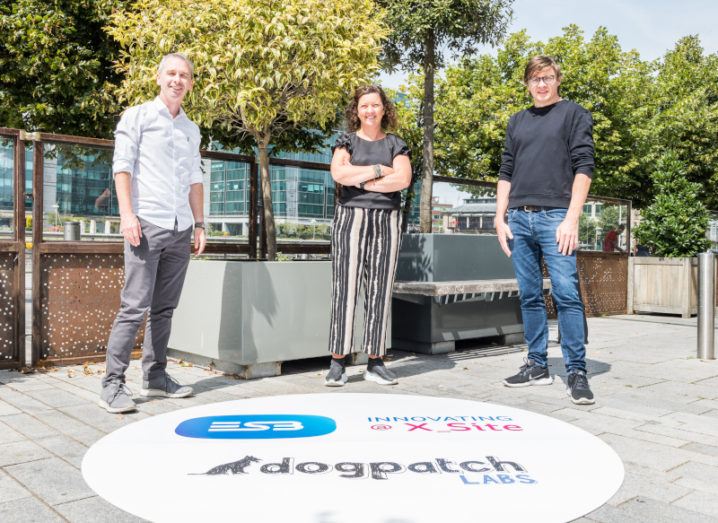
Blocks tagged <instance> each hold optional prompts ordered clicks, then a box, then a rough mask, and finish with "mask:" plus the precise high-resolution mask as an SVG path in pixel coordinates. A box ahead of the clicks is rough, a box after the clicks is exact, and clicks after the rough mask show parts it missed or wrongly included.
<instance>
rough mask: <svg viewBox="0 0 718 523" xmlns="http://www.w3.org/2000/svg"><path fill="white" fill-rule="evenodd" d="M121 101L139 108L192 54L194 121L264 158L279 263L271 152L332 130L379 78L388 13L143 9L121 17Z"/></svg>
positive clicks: (179, 6)
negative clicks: (160, 65)
mask: <svg viewBox="0 0 718 523" xmlns="http://www.w3.org/2000/svg"><path fill="white" fill-rule="evenodd" d="M112 22H113V26H112V28H111V29H110V32H111V34H112V35H113V36H114V37H115V38H116V39H117V40H118V42H119V43H120V45H121V46H122V55H121V61H120V70H121V71H122V72H123V73H124V74H125V75H126V78H125V81H124V82H123V84H122V87H121V89H120V90H119V94H120V96H121V98H122V100H123V101H126V102H128V103H130V104H135V103H138V102H140V101H144V100H147V99H148V98H150V97H151V96H152V95H153V94H154V93H155V92H156V89H157V88H156V85H155V84H154V76H155V69H156V67H157V62H158V60H159V57H161V56H162V55H163V54H165V53H168V52H172V51H181V52H184V53H186V54H187V55H188V56H189V57H190V58H191V59H192V60H193V61H194V63H195V76H196V84H195V86H194V89H193V91H192V92H191V93H190V95H189V96H188V98H187V100H186V110H187V113H188V114H189V116H190V117H191V118H192V119H193V120H195V121H196V122H198V124H200V125H202V126H204V127H212V126H214V128H215V129H218V130H220V131H222V132H223V133H225V134H226V135H228V136H234V137H237V138H249V139H250V141H251V142H252V143H253V144H254V145H256V147H257V148H258V149H259V159H260V171H261V178H262V197H263V201H264V217H265V226H266V229H267V250H268V253H267V254H268V257H269V259H274V257H275V255H276V234H275V226H274V217H273V213H272V202H271V184H270V179H269V160H268V150H269V148H270V145H276V144H277V143H284V144H287V143H290V144H291V143H296V142H297V140H304V139H307V137H311V136H318V137H319V138H322V137H323V136H321V133H316V132H315V131H316V130H320V131H326V132H329V131H331V128H332V127H333V126H335V125H336V124H337V116H338V114H339V113H338V110H337V109H338V108H339V107H342V106H343V105H344V103H345V101H346V99H347V96H348V94H349V93H351V92H352V91H353V90H354V89H355V88H356V87H357V86H358V85H360V84H363V83H367V82H368V81H369V80H370V78H371V77H372V76H373V75H374V74H375V72H376V71H377V70H378V67H379V66H378V54H379V51H380V43H381V39H382V38H383V37H384V36H385V34H386V31H385V29H384V26H383V25H382V12H381V11H379V10H377V9H376V6H375V4H374V3H373V2H372V1H371V0H348V1H346V2H334V1H333V0H282V1H279V0H207V1H205V2H186V1H184V0H140V1H139V2H138V3H137V4H136V5H135V7H134V10H133V12H124V13H123V12H118V13H117V14H116V15H115V16H113V19H112Z"/></svg>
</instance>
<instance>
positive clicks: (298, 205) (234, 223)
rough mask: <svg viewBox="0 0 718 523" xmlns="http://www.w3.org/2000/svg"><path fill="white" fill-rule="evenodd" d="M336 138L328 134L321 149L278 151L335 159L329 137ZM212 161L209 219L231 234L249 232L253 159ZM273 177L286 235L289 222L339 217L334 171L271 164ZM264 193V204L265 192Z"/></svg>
mask: <svg viewBox="0 0 718 523" xmlns="http://www.w3.org/2000/svg"><path fill="white" fill-rule="evenodd" d="M332 141H333V139H331V140H328V141H327V143H326V145H325V146H324V147H323V148H322V149H321V150H320V151H319V152H316V153H280V154H278V155H277V157H278V158H281V159H287V160H298V161H304V162H313V163H323V164H329V162H330V161H331V149H330V147H329V143H331V142H332ZM207 163H208V164H209V172H210V179H209V189H210V190H209V213H208V221H209V223H210V224H211V226H212V229H213V230H214V231H218V232H220V231H221V233H223V234H225V235H228V236H245V235H246V234H247V231H248V216H249V176H250V167H249V164H247V163H244V162H233V161H226V160H212V161H210V162H207ZM270 178H271V184H272V208H273V210H274V219H275V221H276V223H277V225H278V228H279V233H280V234H279V235H280V236H281V235H282V231H283V227H282V226H283V225H286V224H293V225H299V226H311V227H312V228H315V227H317V226H322V225H327V226H328V225H329V224H330V223H331V220H332V218H333V217H334V181H333V180H332V177H331V175H330V174H329V171H325V170H319V169H310V168H307V167H295V166H287V165H271V166H270ZM260 191H261V187H260ZM260 191H258V194H259V193H260ZM258 198H259V204H260V205H261V197H260V196H259V195H258Z"/></svg>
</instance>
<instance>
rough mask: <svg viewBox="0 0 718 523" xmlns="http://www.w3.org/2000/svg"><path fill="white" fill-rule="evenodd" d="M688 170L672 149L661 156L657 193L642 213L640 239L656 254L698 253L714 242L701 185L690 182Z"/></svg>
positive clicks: (656, 177) (637, 231)
mask: <svg viewBox="0 0 718 523" xmlns="http://www.w3.org/2000/svg"><path fill="white" fill-rule="evenodd" d="M685 171H686V166H685V165H684V164H683V163H682V162H681V161H680V160H679V159H678V157H677V155H676V154H675V153H672V152H671V153H667V154H665V155H664V156H663V157H662V158H660V160H659V161H658V164H657V170H656V171H655V173H654V174H653V178H654V180H655V184H656V196H655V199H654V201H653V203H651V205H649V206H648V207H646V208H645V209H644V210H643V212H642V218H643V219H642V220H641V223H640V225H639V226H638V228H637V229H636V238H638V241H639V243H641V244H643V245H645V246H647V247H648V248H649V249H650V250H651V252H652V253H653V254H655V255H656V256H665V257H669V258H674V257H682V256H695V255H696V254H697V253H699V252H702V251H704V250H706V249H707V248H708V247H709V245H710V242H709V241H708V239H707V238H706V230H707V228H708V220H709V214H708V211H707V210H706V207H705V205H704V204H703V203H702V202H701V201H700V199H699V197H698V193H699V189H700V184H698V183H695V182H691V181H689V180H688V179H687V178H686V175H685Z"/></svg>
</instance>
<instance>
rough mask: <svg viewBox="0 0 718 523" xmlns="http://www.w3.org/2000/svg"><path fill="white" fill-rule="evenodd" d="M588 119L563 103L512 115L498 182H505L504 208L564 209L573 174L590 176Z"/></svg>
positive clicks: (582, 111) (590, 125) (588, 115)
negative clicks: (508, 187) (506, 199)
mask: <svg viewBox="0 0 718 523" xmlns="http://www.w3.org/2000/svg"><path fill="white" fill-rule="evenodd" d="M592 129H593V120H592V119H591V113H589V112H588V111H587V110H586V109H584V108H583V107H581V106H580V105H578V104H576V103H574V102H571V101H569V100H560V101H558V102H556V103H555V104H553V105H549V106H546V107H531V108H529V109H525V110H523V111H520V112H518V113H516V114H514V115H513V116H512V117H511V118H510V119H509V125H508V128H507V129H506V147H505V150H504V153H503V155H502V157H501V169H500V170H499V180H506V181H508V182H511V191H510V192H509V208H514V207H520V206H522V205H540V206H546V207H563V208H568V206H569V204H570V202H571V189H572V187H573V179H574V176H575V175H576V174H577V173H581V174H585V175H587V176H589V177H591V176H593V167H594V162H593V137H592Z"/></svg>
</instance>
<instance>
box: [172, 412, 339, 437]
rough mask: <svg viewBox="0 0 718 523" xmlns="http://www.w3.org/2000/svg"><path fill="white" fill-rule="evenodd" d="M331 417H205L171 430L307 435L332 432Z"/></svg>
mask: <svg viewBox="0 0 718 523" xmlns="http://www.w3.org/2000/svg"><path fill="white" fill-rule="evenodd" d="M336 428H337V424H336V423H335V421H334V420H333V419H331V418H327V417H324V416H312V415H303V414H248V415H241V416H206V417H203V418H192V419H188V420H185V421H183V422H182V423H180V424H179V425H177V428H176V429H175V433H176V434H177V435H179V436H184V437H186V438H202V439H273V438H311V437H314V436H324V435H325V434H329V433H331V432H334V431H335V430H336Z"/></svg>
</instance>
